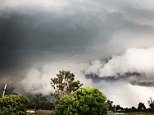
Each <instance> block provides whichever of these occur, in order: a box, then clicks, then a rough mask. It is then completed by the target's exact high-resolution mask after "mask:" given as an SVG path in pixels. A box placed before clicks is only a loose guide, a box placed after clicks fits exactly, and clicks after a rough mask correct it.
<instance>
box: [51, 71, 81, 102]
mask: <svg viewBox="0 0 154 115" xmlns="http://www.w3.org/2000/svg"><path fill="white" fill-rule="evenodd" d="M82 85H83V84H81V83H80V81H79V80H77V81H75V75H74V74H73V73H71V72H70V71H64V70H62V71H59V73H58V74H57V75H56V77H54V78H51V86H52V87H53V88H54V90H55V92H54V93H52V94H51V96H54V98H55V101H56V102H58V101H59V99H60V98H61V97H62V96H64V95H66V94H69V93H71V92H74V91H76V90H77V89H79V88H80V87H81V86H82Z"/></svg>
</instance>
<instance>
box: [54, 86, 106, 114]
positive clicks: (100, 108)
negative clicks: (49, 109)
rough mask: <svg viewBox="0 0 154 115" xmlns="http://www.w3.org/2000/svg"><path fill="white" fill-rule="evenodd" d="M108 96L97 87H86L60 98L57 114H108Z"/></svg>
mask: <svg viewBox="0 0 154 115" xmlns="http://www.w3.org/2000/svg"><path fill="white" fill-rule="evenodd" d="M107 112H108V104H107V102H106V97H105V96H104V94H103V93H102V92H100V91H99V90H98V89H96V88H91V87H86V88H80V89H78V90H77V91H75V92H73V93H71V94H68V95H66V96H64V97H62V98H61V99H60V102H59V104H58V105H57V106H56V110H55V113H56V115H107Z"/></svg>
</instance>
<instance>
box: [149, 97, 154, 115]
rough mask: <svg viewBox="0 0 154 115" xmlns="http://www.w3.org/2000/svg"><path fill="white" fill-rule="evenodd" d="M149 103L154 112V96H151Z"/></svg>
mask: <svg viewBox="0 0 154 115" xmlns="http://www.w3.org/2000/svg"><path fill="white" fill-rule="evenodd" d="M148 104H149V107H150V110H151V114H152V112H153V111H154V100H153V99H152V97H150V98H149V100H148Z"/></svg>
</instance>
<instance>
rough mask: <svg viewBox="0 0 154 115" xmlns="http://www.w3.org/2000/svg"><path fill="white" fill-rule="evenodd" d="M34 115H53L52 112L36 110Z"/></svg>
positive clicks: (30, 114) (28, 114) (32, 114)
mask: <svg viewBox="0 0 154 115" xmlns="http://www.w3.org/2000/svg"><path fill="white" fill-rule="evenodd" d="M27 115H35V114H34V113H27ZM36 115H54V112H53V111H50V110H38V111H37V113H36Z"/></svg>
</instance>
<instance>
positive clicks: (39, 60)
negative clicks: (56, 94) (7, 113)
mask: <svg viewBox="0 0 154 115" xmlns="http://www.w3.org/2000/svg"><path fill="white" fill-rule="evenodd" d="M153 68H154V1H153V0H140V1H138V0H56V1H55V0H39V1H38V0H1V3H0V82H1V83H5V82H7V83H8V84H9V86H10V90H11V91H14V92H20V93H30V94H36V93H43V94H44V95H48V94H49V93H50V92H52V91H53V89H52V88H51V86H50V78H51V77H55V75H56V73H58V71H59V70H69V71H71V72H73V73H74V74H75V75H76V79H79V80H80V81H81V82H82V83H83V84H84V86H93V87H97V88H99V89H100V90H101V91H102V92H104V94H105V95H106V96H107V98H108V99H110V100H113V101H114V103H115V104H120V105H121V106H124V107H131V106H137V104H138V103H139V102H144V103H145V105H147V99H148V98H149V97H154V71H153ZM0 87H2V84H1V85H0Z"/></svg>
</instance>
